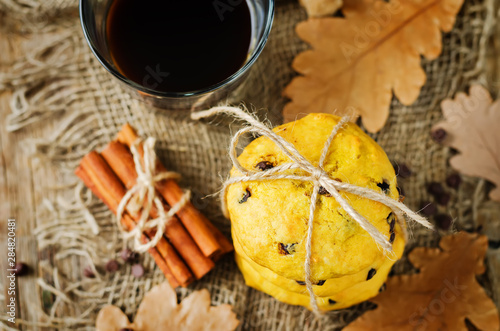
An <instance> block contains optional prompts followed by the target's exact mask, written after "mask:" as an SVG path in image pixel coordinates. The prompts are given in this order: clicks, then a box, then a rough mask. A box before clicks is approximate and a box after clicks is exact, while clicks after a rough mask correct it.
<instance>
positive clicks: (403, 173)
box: [394, 163, 413, 178]
mask: <svg viewBox="0 0 500 331" xmlns="http://www.w3.org/2000/svg"><path fill="white" fill-rule="evenodd" d="M394 170H396V173H397V175H398V176H399V177H401V178H408V177H410V176H411V175H412V174H413V172H412V171H411V170H410V168H408V166H407V165H406V164H404V163H401V164H396V166H395V167H394Z"/></svg>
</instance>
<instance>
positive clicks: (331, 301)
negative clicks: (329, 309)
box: [328, 299, 337, 305]
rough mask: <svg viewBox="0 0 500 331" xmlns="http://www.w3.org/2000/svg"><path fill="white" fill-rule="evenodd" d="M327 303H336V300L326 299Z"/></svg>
mask: <svg viewBox="0 0 500 331" xmlns="http://www.w3.org/2000/svg"><path fill="white" fill-rule="evenodd" d="M328 303H329V304H331V305H334V304H336V303H337V301H335V300H332V299H328Z"/></svg>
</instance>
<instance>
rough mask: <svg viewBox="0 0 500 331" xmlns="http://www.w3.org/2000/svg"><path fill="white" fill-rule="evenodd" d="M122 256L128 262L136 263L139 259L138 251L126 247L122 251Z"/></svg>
mask: <svg viewBox="0 0 500 331" xmlns="http://www.w3.org/2000/svg"><path fill="white" fill-rule="evenodd" d="M120 257H121V258H122V260H123V261H124V262H126V263H134V262H135V261H136V260H137V253H136V252H134V251H133V250H131V249H128V248H125V249H124V250H122V251H121V252H120Z"/></svg>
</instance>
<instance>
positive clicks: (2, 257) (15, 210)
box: [0, 30, 500, 330]
mask: <svg viewBox="0 0 500 331" xmlns="http://www.w3.org/2000/svg"><path fill="white" fill-rule="evenodd" d="M496 35H497V36H500V33H496ZM40 42H41V40H40V39H39V38H37V39H30V38H29V37H28V36H20V35H17V34H9V33H8V32H6V31H1V30H0V71H2V72H3V71H8V70H9V65H10V64H11V63H12V62H13V61H14V60H15V59H17V58H20V57H21V56H23V54H24V53H25V52H26V50H28V49H30V48H31V47H35V46H36V45H38V44H40ZM488 68H489V70H488V75H489V77H488V81H489V82H500V79H499V76H500V75H499V74H500V40H498V38H497V39H492V40H491V46H490V47H488ZM490 85H491V86H490V88H491V90H492V93H493V94H494V96H498V91H499V90H500V83H490ZM10 97H11V93H10V92H5V91H0V151H1V157H0V215H1V218H0V247H1V248H2V250H1V251H0V270H2V279H1V280H0V284H1V285H2V287H3V289H1V290H0V302H2V301H3V300H5V297H6V290H7V289H6V287H5V283H4V277H3V275H4V273H5V272H4V270H6V269H7V267H6V257H7V256H6V255H7V250H6V232H7V219H8V218H9V217H12V218H15V219H16V222H17V229H16V235H17V236H16V239H17V259H18V260H19V261H23V262H25V263H27V264H28V265H30V266H31V267H32V271H31V273H30V274H29V275H28V276H26V277H20V278H18V279H17V287H18V290H17V303H18V308H17V317H18V318H22V319H24V320H28V321H38V320H39V317H40V312H39V311H38V307H39V301H38V296H39V289H38V286H37V285H36V277H35V271H36V270H37V267H36V266H37V256H38V253H37V243H36V240H35V236H34V233H33V230H34V229H35V228H36V227H37V226H39V225H40V224H38V223H37V218H36V215H37V208H38V206H40V203H41V202H42V199H43V198H48V199H51V195H52V193H51V190H50V188H51V187H53V186H54V185H56V183H57V179H58V177H59V176H60V174H58V172H57V170H56V169H54V168H52V167H51V166H50V165H47V164H36V163H35V162H34V161H33V160H32V159H31V158H30V157H29V155H28V153H27V152H25V151H23V147H22V146H23V141H24V140H25V139H33V138H43V137H44V138H46V137H48V135H50V133H51V131H52V129H53V127H54V125H55V124H56V123H57V122H59V119H60V118H58V119H57V120H56V119H53V120H51V119H46V120H43V121H41V122H40V123H35V124H32V125H29V126H28V127H26V128H24V129H21V130H19V131H16V132H10V133H9V132H7V130H6V120H7V119H6V117H7V115H8V114H9V113H10V112H11V110H10V106H9V102H10ZM498 260H499V261H500V258H499V259H498ZM493 268H496V270H492V273H491V274H493V275H497V276H498V275H500V263H497V265H496V266H493ZM497 284H498V283H497ZM497 304H498V298H497ZM5 309H6V308H5V305H4V304H3V303H2V308H1V309H0V314H1V315H5ZM1 328H2V327H1V326H0V329H1ZM19 329H22V330H36V328H35V327H31V326H21V327H19ZM45 329H46V328H45ZM41 330H44V328H42V329H41ZM47 330H48V329H47Z"/></svg>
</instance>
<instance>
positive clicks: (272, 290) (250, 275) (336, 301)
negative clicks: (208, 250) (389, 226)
mask: <svg viewBox="0 0 500 331" xmlns="http://www.w3.org/2000/svg"><path fill="white" fill-rule="evenodd" d="M235 258H236V264H237V265H238V267H239V268H240V270H241V272H242V274H243V278H245V283H246V284H247V285H248V286H250V287H253V288H255V289H256V290H259V291H262V292H264V293H267V294H269V295H271V296H272V297H274V298H275V299H277V300H279V301H281V302H284V303H288V304H290V305H300V306H304V307H306V308H308V309H311V307H310V299H309V295H307V294H299V293H296V292H292V291H288V290H287V289H284V288H281V287H279V286H276V285H274V284H273V283H271V282H269V281H268V280H267V279H265V278H264V277H262V275H260V274H259V273H258V272H257V271H256V270H255V269H253V268H252V267H251V266H250V264H248V263H247V262H246V261H245V259H244V258H242V257H241V256H239V255H238V254H237V253H236V254H235ZM391 267H392V263H387V264H383V265H382V266H381V267H380V269H379V270H378V271H377V273H376V274H375V275H374V276H373V277H372V278H371V279H370V280H367V281H365V282H361V283H358V284H355V285H353V286H351V287H349V288H346V289H344V290H343V291H341V292H339V293H336V294H334V295H332V296H329V297H316V301H317V303H318V307H319V308H320V309H321V310H337V309H343V308H347V307H350V306H352V305H355V304H358V303H360V302H363V301H366V300H368V299H370V298H373V297H374V296H375V295H377V293H378V292H379V290H380V289H381V287H382V285H383V284H384V282H385V280H386V279H387V275H388V274H389V271H390V270H391Z"/></svg>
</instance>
